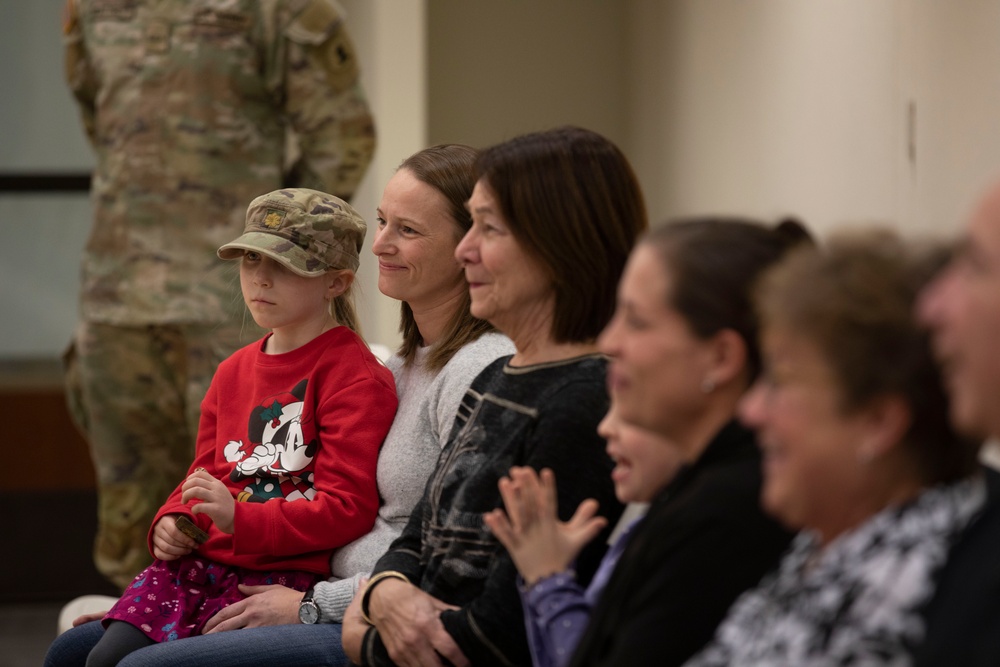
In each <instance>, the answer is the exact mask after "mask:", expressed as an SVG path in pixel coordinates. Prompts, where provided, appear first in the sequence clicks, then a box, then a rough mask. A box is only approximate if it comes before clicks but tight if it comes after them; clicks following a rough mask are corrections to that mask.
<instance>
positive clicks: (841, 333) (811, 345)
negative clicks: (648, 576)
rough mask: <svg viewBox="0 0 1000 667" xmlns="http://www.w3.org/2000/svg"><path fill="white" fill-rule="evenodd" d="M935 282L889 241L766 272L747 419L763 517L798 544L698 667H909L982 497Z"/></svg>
mask: <svg viewBox="0 0 1000 667" xmlns="http://www.w3.org/2000/svg"><path fill="white" fill-rule="evenodd" d="M929 276H930V271H929V270H927V267H926V265H925V260H924V259H922V258H918V257H917V256H916V255H914V254H913V253H912V251H911V250H910V249H909V248H908V247H907V246H905V245H904V244H902V243H901V242H900V241H899V240H898V239H897V238H896V237H894V236H892V235H890V234H873V235H871V236H867V235H866V236H860V237H849V238H842V239H838V240H835V241H833V242H831V243H829V244H828V245H827V247H826V248H825V249H824V250H823V251H819V250H815V249H813V250H808V251H802V252H798V253H795V254H794V255H793V256H791V257H789V258H788V260H787V261H786V262H783V263H782V264H781V265H779V266H778V267H777V268H775V269H774V270H773V272H771V273H769V274H768V275H767V277H766V279H765V281H764V282H763V284H762V285H761V289H760V292H759V296H758V299H757V304H758V308H759V312H760V315H761V318H762V325H763V332H764V333H763V353H764V374H763V376H762V378H761V379H760V380H759V381H758V382H757V384H756V385H754V387H753V388H752V389H751V391H750V392H749V394H748V395H747V396H746V398H745V399H744V401H743V404H742V405H741V408H740V415H741V417H742V418H743V420H744V421H745V422H746V423H747V424H749V425H750V426H751V427H754V428H756V429H758V433H759V438H760V443H761V448H762V449H763V451H764V487H763V493H762V502H763V505H764V507H765V509H766V510H767V511H768V512H769V513H771V514H772V515H774V516H775V517H777V518H778V519H780V520H781V521H782V522H783V523H784V524H786V525H787V526H789V527H790V528H794V529H797V530H800V531H801V532H800V533H799V535H798V536H797V537H796V539H795V541H794V542H793V545H792V549H791V550H790V551H789V553H788V554H787V555H785V557H784V558H783V560H782V561H781V564H780V566H779V567H778V569H777V570H776V571H775V572H774V573H772V574H770V575H769V576H768V577H767V578H766V579H764V580H763V581H762V582H761V583H760V585H759V586H758V587H757V588H755V589H753V590H751V591H748V592H747V593H745V594H744V595H743V596H742V597H741V598H740V599H739V600H738V601H737V602H736V604H735V605H734V606H733V607H732V609H731V610H730V611H729V615H728V616H727V618H726V620H725V621H724V622H723V624H722V625H721V626H720V627H719V630H718V633H717V634H716V636H715V639H714V641H713V642H712V643H711V644H710V645H709V646H708V647H707V648H706V649H705V650H704V651H703V652H702V653H700V654H699V655H698V656H697V657H695V658H694V659H692V660H691V661H690V662H689V663H688V664H689V665H691V667H695V666H698V667H701V666H707V665H720V666H721V665H806V666H809V665H894V666H903V665H909V664H912V660H911V652H912V650H913V648H914V647H915V646H916V645H917V644H918V643H919V642H920V640H921V639H922V637H923V634H924V620H923V618H922V609H923V606H924V605H925V604H926V603H927V601H928V600H929V599H930V598H931V596H932V594H933V592H934V589H935V584H936V581H937V577H938V573H939V571H940V568H941V566H942V565H943V564H944V562H945V560H946V558H947V556H948V553H949V549H950V546H951V545H952V543H953V542H954V541H955V539H956V537H957V536H958V535H959V534H960V533H961V531H962V529H963V528H964V527H965V526H966V525H967V524H968V522H969V521H970V519H971V518H972V517H973V516H974V515H975V514H976V513H977V512H978V510H979V508H980V507H981V506H982V504H983V501H984V499H985V496H986V492H985V484H984V482H983V479H982V478H981V476H979V475H976V474H975V473H976V471H977V469H978V467H977V463H976V454H977V450H978V443H975V442H972V441H969V440H966V439H963V438H962V437H960V436H959V435H958V434H957V433H956V432H955V431H954V430H953V428H952V426H951V425H950V423H949V420H948V400H947V397H946V395H945V391H944V388H943V386H942V383H941V378H940V375H939V371H938V368H937V367H936V366H935V363H934V359H933V356H932V354H931V348H930V344H929V340H928V335H927V332H925V331H923V330H921V328H920V327H919V326H918V324H917V323H916V322H915V320H914V316H913V311H914V305H915V303H916V299H917V295H918V293H919V291H920V289H921V287H922V285H923V284H924V283H925V282H926V281H927V279H928V278H929Z"/></svg>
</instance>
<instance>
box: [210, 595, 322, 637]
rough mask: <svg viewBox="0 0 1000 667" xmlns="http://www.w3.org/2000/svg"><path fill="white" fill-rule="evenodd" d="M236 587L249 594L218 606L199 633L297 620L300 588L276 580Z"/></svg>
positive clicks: (295, 621) (280, 623) (281, 623)
mask: <svg viewBox="0 0 1000 667" xmlns="http://www.w3.org/2000/svg"><path fill="white" fill-rule="evenodd" d="M239 588H240V592H241V593H243V594H244V595H246V596H248V597H246V598H244V599H243V600H240V601H239V602H235V603H233V604H231V605H229V606H228V607H225V608H223V609H220V610H219V611H218V612H217V613H216V614H215V616H213V617H212V618H210V619H208V623H206V624H205V628H204V629H203V630H202V631H201V634H203V635H208V634H212V633H213V632H225V631H226V630H239V629H240V628H260V627H263V626H267V625H288V624H290V623H298V622H299V603H300V602H302V596H303V593H302V591H297V590H295V589H294V588H288V587H287V586H279V585H277V584H273V585H270V586H244V585H243V584H240V585H239Z"/></svg>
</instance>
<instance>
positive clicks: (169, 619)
mask: <svg viewBox="0 0 1000 667" xmlns="http://www.w3.org/2000/svg"><path fill="white" fill-rule="evenodd" d="M318 579H319V576H318V575H316V574H313V573H312V572H301V571H297V570H288V571H278V572H260V571H257V570H248V569H246V568H242V567H233V566H230V565H221V564H219V563H216V562H214V561H211V560H208V559H205V558H202V557H200V556H197V555H194V554H189V555H187V556H183V557H181V558H178V559H177V560H171V561H163V560H155V561H153V564H152V565H150V566H149V567H147V568H146V569H145V570H143V571H142V572H141V573H140V574H139V576H137V577H136V578H135V580H134V581H133V582H132V583H131V584H129V587H128V588H126V589H125V593H124V594H123V595H122V596H121V598H120V599H119V600H118V602H116V603H115V605H114V606H113V607H112V608H111V610H110V611H109V612H108V613H107V615H106V616H105V617H104V619H103V624H104V627H105V628H106V627H108V624H109V623H110V622H111V621H125V622H126V623H130V624H132V625H134V626H135V627H137V628H139V629H140V630H142V631H143V632H145V633H146V634H147V635H149V637H150V639H152V640H153V641H156V642H165V641H171V640H174V639H183V638H185V637H191V636H193V635H198V634H201V630H202V628H204V627H205V623H207V622H208V619H210V618H212V617H213V616H215V614H216V613H217V612H218V611H219V610H220V609H223V608H224V607H228V606H229V605H231V604H233V603H234V602H239V601H240V600H242V599H243V598H245V597H246V596H245V595H243V594H242V593H240V591H239V588H237V584H246V585H248V586H263V585H266V584H280V585H282V586H287V587H289V588H294V589H295V590H297V591H305V590H306V589H308V588H309V587H310V586H312V585H313V584H314V583H316V581H317V580H318Z"/></svg>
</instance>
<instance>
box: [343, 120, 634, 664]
mask: <svg viewBox="0 0 1000 667" xmlns="http://www.w3.org/2000/svg"><path fill="white" fill-rule="evenodd" d="M476 173H477V176H478V181H477V182H476V186H475V188H474V190H473V193H472V197H471V198H470V199H469V203H468V207H469V210H470V211H471V213H472V219H473V224H472V228H471V229H470V230H469V232H468V233H466V235H465V238H464V239H462V242H461V243H460V244H459V246H458V249H457V250H456V252H455V256H456V257H457V258H458V260H459V261H460V262H461V263H462V266H463V267H464V269H465V277H466V280H467V281H468V283H469V293H470V296H471V299H472V306H471V308H472V313H473V314H474V315H475V316H477V317H480V318H483V319H486V320H488V321H489V322H490V323H491V324H493V325H494V326H496V327H497V329H499V330H500V331H501V332H503V333H505V334H507V335H508V336H510V338H511V339H512V340H513V341H514V345H515V348H516V351H515V352H514V355H513V356H511V357H507V358H504V359H498V360H497V361H496V362H494V363H493V364H491V365H490V366H488V367H487V368H486V369H485V370H484V371H483V372H482V373H481V374H480V375H479V377H477V378H476V379H475V381H473V383H472V386H471V387H470V388H469V391H468V392H467V393H466V395H465V398H464V399H463V402H462V406H461V408H460V409H459V413H458V415H457V417H456V419H455V425H454V427H453V428H452V431H451V438H450V442H449V443H448V446H447V447H446V448H445V450H444V451H443V452H442V456H441V460H440V462H439V465H438V468H437V469H436V470H435V472H434V474H433V475H432V476H431V478H430V480H429V482H428V485H427V488H426V491H425V493H424V497H423V499H422V500H421V502H420V503H419V504H418V505H417V507H416V509H415V510H414V512H413V515H412V516H411V519H410V523H409V524H408V525H407V527H406V529H405V530H404V531H403V534H402V535H401V536H400V538H399V539H398V540H396V542H395V543H393V545H392V547H391V548H390V549H389V551H388V552H387V553H386V554H385V555H384V556H383V557H382V558H381V559H379V562H378V564H377V565H376V566H375V569H374V571H373V575H372V578H371V580H370V581H369V582H368V584H367V587H366V588H365V589H364V590H363V592H362V593H361V594H360V595H358V596H357V597H356V598H355V602H354V603H352V608H350V609H348V613H347V615H346V616H345V618H344V633H343V641H344V648H345V651H346V653H347V655H348V656H349V657H350V658H351V659H352V660H353V661H354V662H357V663H360V664H363V665H388V664H401V665H433V664H442V663H443V662H444V661H448V662H450V663H451V664H453V665H466V664H475V665H511V664H525V663H526V662H528V660H529V657H528V651H527V641H526V637H525V632H524V623H523V618H522V614H521V608H520V604H519V601H518V592H517V588H516V585H515V575H516V570H515V568H514V565H513V563H512V562H511V559H510V556H509V555H508V554H507V552H506V550H505V549H504V548H503V546H502V545H501V544H500V543H499V542H498V541H497V539H496V538H495V537H494V536H493V535H492V534H491V533H490V531H489V529H488V528H487V527H486V525H485V523H484V521H483V514H484V513H485V512H488V511H490V510H492V509H494V508H496V507H498V506H499V505H500V503H501V499H500V494H499V492H498V490H497V481H498V480H499V479H500V477H501V476H503V475H504V474H505V473H506V472H507V470H509V469H510V467H511V466H515V465H516V466H530V467H532V468H535V469H542V468H550V469H552V470H554V471H555V472H556V474H557V475H560V476H561V477H560V478H561V479H563V480H565V482H564V483H563V484H561V485H560V489H559V492H560V495H559V502H558V504H559V512H560V514H561V515H564V516H568V514H569V513H571V512H572V510H573V508H575V507H576V505H577V504H578V503H580V502H581V501H582V500H584V499H585V498H587V497H595V498H596V499H597V500H598V502H599V503H600V506H601V508H602V510H601V511H602V513H603V514H604V516H605V519H606V520H607V521H609V522H614V521H615V520H616V518H617V516H618V514H619V513H620V511H621V506H620V504H618V503H617V501H616V500H615V498H614V495H613V487H612V484H611V480H610V477H609V473H610V470H611V467H612V463H611V460H610V458H608V456H607V454H605V452H604V442H603V440H602V439H601V438H600V437H599V436H598V434H597V424H598V422H599V421H600V419H601V417H602V416H603V415H604V413H605V412H606V411H607V409H608V397H607V391H606V388H605V380H606V378H605V368H606V361H605V359H604V357H603V355H601V354H600V353H599V351H598V349H597V344H596V337H597V335H598V334H599V333H600V331H601V329H602V328H603V327H604V325H605V324H606V323H607V321H608V319H609V318H610V316H611V314H612V312H613V309H614V285H615V284H616V283H617V280H618V277H619V275H620V273H621V271H622V268H623V267H624V265H625V261H626V259H627V256H628V253H629V251H630V249H631V248H632V245H633V244H634V243H635V241H636V239H637V238H638V237H639V235H640V234H641V233H642V232H643V230H644V229H645V228H646V214H645V207H644V204H643V199H642V195H641V193H640V190H639V186H638V182H637V180H636V178H635V175H634V174H633V172H632V169H631V167H630V165H629V163H628V161H627V160H626V159H625V157H624V155H622V153H621V151H620V150H618V148H617V147H616V146H614V144H612V143H611V142H609V141H608V140H607V139H605V138H604V137H602V136H600V135H598V134H596V133H594V132H590V131H587V130H583V129H579V128H561V129H557V130H552V131H549V132H539V133H534V134H529V135H524V136H521V137H517V138H515V139H512V140H510V141H507V142H505V143H503V144H499V145H497V146H494V147H492V148H488V149H486V150H484V151H483V152H482V154H481V155H480V157H479V159H478V160H477V162H476ZM603 551H604V548H603V545H602V544H601V543H600V542H595V543H594V544H593V545H592V546H591V547H590V548H587V549H584V551H583V553H582V554H581V556H580V558H579V560H578V567H579V572H580V575H581V578H582V579H584V580H586V579H588V578H589V577H590V576H591V574H592V573H593V571H594V569H595V568H596V565H597V563H598V561H599V560H600V557H601V554H602V552H603Z"/></svg>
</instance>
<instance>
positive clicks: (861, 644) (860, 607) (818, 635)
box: [685, 476, 986, 667]
mask: <svg viewBox="0 0 1000 667" xmlns="http://www.w3.org/2000/svg"><path fill="white" fill-rule="evenodd" d="M985 498H986V488H985V484H984V482H983V480H982V478H981V477H979V476H977V477H974V478H970V479H966V480H963V481H960V482H957V483H954V484H949V485H941V486H937V487H934V488H931V489H928V490H926V491H924V492H922V493H921V494H920V495H919V496H918V497H917V498H916V499H914V500H913V501H911V502H909V503H907V504H905V505H903V506H894V507H890V508H887V509H885V510H883V511H881V512H880V513H878V514H876V515H875V516H873V517H872V518H870V519H869V520H868V521H866V522H865V523H863V524H862V525H860V526H858V527H857V528H856V529H854V530H852V531H850V532H848V533H845V534H843V535H841V536H839V537H838V538H837V539H835V540H834V541H833V542H831V543H830V544H829V545H827V547H826V548H823V549H821V548H820V546H819V544H818V541H817V538H816V535H815V534H814V533H811V532H809V531H803V532H802V533H800V534H799V535H798V536H797V537H796V538H795V540H794V541H793V543H792V546H791V549H790V550H789V552H788V554H786V555H785V557H784V558H783V559H782V561H781V564H780V565H779V566H778V569H777V571H776V572H773V573H771V574H769V575H768V576H767V577H765V578H764V579H763V581H762V582H761V584H760V585H759V586H758V587H757V588H755V589H752V590H750V591H748V592H746V593H744V594H743V595H742V596H741V597H740V598H739V599H738V600H737V601H736V603H735V604H734V605H733V606H732V608H731V609H730V610H729V614H728V615H727V616H726V619H725V620H724V621H723V622H722V624H721V625H720V626H719V629H718V631H717V632H716V635H715V638H714V639H713V640H712V642H711V643H710V644H708V645H707V646H706V647H705V649H704V650H702V651H701V652H700V653H699V654H697V655H696V656H694V657H693V658H692V659H691V660H689V661H688V662H687V664H686V666H685V667H708V666H714V665H740V666H741V667H748V666H751V665H756V666H764V665H768V666H777V665H796V666H797V667H806V666H811V667H818V666H820V665H823V666H832V665H892V666H894V667H905V666H909V665H910V664H911V663H912V661H911V657H910V654H911V652H912V650H913V647H914V646H915V645H916V644H917V643H918V642H919V641H920V640H921V639H922V638H923V634H924V621H923V618H922V616H921V613H920V610H921V607H922V605H924V604H925V603H926V602H927V601H928V600H929V598H930V597H931V595H932V594H933V592H934V586H935V580H936V575H937V573H938V571H939V570H940V568H941V566H942V565H943V564H944V562H945V560H946V559H947V557H948V551H949V548H950V547H951V545H952V543H953V542H954V540H955V539H956V537H957V536H958V535H959V533H960V532H961V530H962V529H963V528H964V527H965V526H966V525H967V524H968V522H969V521H970V519H972V518H973V517H974V516H975V515H976V513H977V512H978V511H979V510H980V509H981V508H982V506H983V503H984V501H985Z"/></svg>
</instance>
